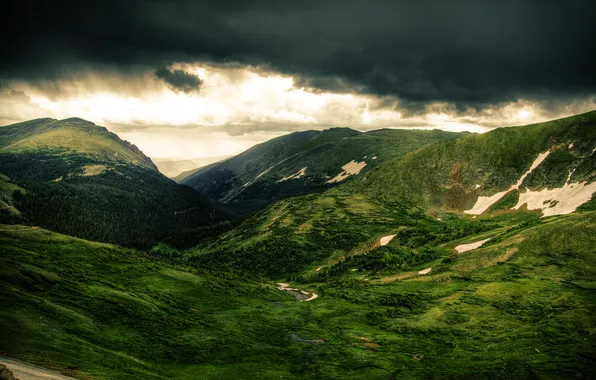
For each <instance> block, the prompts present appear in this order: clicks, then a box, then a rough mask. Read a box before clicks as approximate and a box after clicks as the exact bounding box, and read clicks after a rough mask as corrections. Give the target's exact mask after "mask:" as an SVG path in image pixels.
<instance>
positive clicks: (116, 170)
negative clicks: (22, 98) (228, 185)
mask: <svg viewBox="0 0 596 380" xmlns="http://www.w3.org/2000/svg"><path fill="white" fill-rule="evenodd" d="M0 173H2V174H3V175H4V176H3V177H2V178H0V192H1V194H2V203H1V205H2V210H1V212H0V217H2V221H4V222H5V223H7V222H10V223H12V222H15V221H18V222H21V223H23V222H27V223H32V224H33V225H39V226H43V227H46V228H50V229H52V230H55V231H60V232H63V233H67V234H70V235H73V236H78V237H84V238H88V239H92V240H96V241H103V242H111V243H117V244H121V245H125V246H134V247H148V246H151V245H153V244H156V243H158V242H160V241H164V242H168V243H171V244H175V245H180V246H184V245H192V244H193V243H195V242H196V241H197V240H198V238H199V237H200V234H201V233H202V232H201V230H204V228H202V226H206V225H211V226H212V225H213V224H214V223H215V222H217V221H219V220H221V219H222V217H224V216H225V213H224V212H223V211H222V210H221V209H220V208H218V207H217V206H215V205H213V204H212V203H211V202H210V201H209V200H207V199H206V198H205V197H204V196H202V195H200V194H198V193H197V192H195V191H193V190H192V189H190V188H188V187H185V186H180V185H178V184H176V183H175V182H173V181H172V180H170V179H168V178H166V177H165V176H163V175H162V174H160V173H159V172H158V171H157V168H156V167H155V165H154V164H153V163H152V162H151V160H150V159H149V158H148V157H146V156H145V155H143V153H142V152H141V151H139V150H138V149H137V148H136V147H135V146H134V145H131V144H129V143H127V142H125V141H123V140H120V139H119V138H118V137H117V136H116V135H115V134H113V133H110V132H108V131H107V130H106V129H105V128H103V127H99V126H96V125H94V124H93V123H91V122H88V121H85V120H81V119H76V118H75V119H66V120H53V119H38V120H33V121H30V122H25V123H19V124H14V125H10V126H6V127H0ZM209 228H211V227H209Z"/></svg>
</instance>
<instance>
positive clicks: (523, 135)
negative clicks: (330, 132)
mask: <svg viewBox="0 0 596 380" xmlns="http://www.w3.org/2000/svg"><path fill="white" fill-rule="evenodd" d="M571 144H573V145H571ZM594 148H596V111H592V112H588V113H585V114H581V115H577V116H572V117H568V118H564V119H559V120H554V121H550V122H546V123H540V124H534V125H527V126H523V127H512V128H499V129H496V130H494V131H492V132H488V133H485V134H482V135H471V136H468V137H465V138H463V139H458V140H448V141H443V142H439V143H437V144H434V145H431V146H428V147H425V148H422V149H419V150H417V151H415V152H412V153H410V154H408V155H407V156H406V157H404V159H394V160H391V161H389V162H386V163H385V164H383V165H381V166H380V167H379V168H378V169H377V170H375V171H374V172H371V173H370V174H369V175H367V176H365V177H364V178H360V180H358V181H354V183H352V184H350V186H351V188H349V187H346V188H345V190H346V191H348V192H354V193H365V194H367V195H368V196H370V197H373V198H375V199H380V200H383V201H395V200H399V199H408V200H410V201H412V202H414V203H416V204H418V205H424V206H426V207H440V208H446V209H452V210H458V211H461V210H464V209H467V208H469V207H471V206H472V205H473V204H474V202H475V201H476V199H477V197H478V196H486V195H492V194H494V193H496V192H498V191H503V190H505V189H507V188H509V186H511V185H512V184H514V183H515V182H516V181H517V179H518V178H520V177H521V175H522V174H523V173H524V172H525V171H526V170H528V169H529V167H530V165H531V163H532V162H533V161H534V159H535V158H536V157H537V156H538V154H539V153H543V152H545V151H547V150H549V149H551V150H552V153H551V154H550V156H549V157H548V158H547V159H546V160H545V161H544V162H543V163H542V165H541V166H540V167H539V168H538V169H537V170H535V171H534V172H533V173H532V175H530V176H528V177H527V178H526V180H525V181H524V184H523V185H522V188H524V187H529V188H531V189H537V188H543V187H545V186H549V187H553V186H557V187H560V186H562V185H563V184H564V183H565V180H566V179H567V175H568V174H569V172H570V171H572V170H573V169H574V168H576V167H577V168H578V170H576V171H575V172H574V174H573V176H572V177H571V181H572V182H579V181H583V180H588V179H590V178H591V177H592V176H593V173H594V169H596V155H592V154H591V153H592V150H593V149H594ZM476 185H480V187H479V188H478V189H476Z"/></svg>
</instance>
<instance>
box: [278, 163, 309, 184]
mask: <svg viewBox="0 0 596 380" xmlns="http://www.w3.org/2000/svg"><path fill="white" fill-rule="evenodd" d="M306 168H308V166H305V167H303V168H302V169H300V170H298V171H297V172H296V173H294V174H292V175H290V176H288V177H283V178H282V179H280V180H279V181H277V182H278V183H279V182H283V181H287V180H289V179H298V178H300V177H304V176H305V175H306Z"/></svg>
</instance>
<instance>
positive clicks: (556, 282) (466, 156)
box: [0, 112, 596, 380]
mask: <svg viewBox="0 0 596 380" xmlns="http://www.w3.org/2000/svg"><path fill="white" fill-rule="evenodd" d="M594 119H595V113H593V112H592V113H587V114H583V115H577V116H575V117H571V118H566V119H561V120H554V121H551V122H548V123H540V124H536V125H530V126H522V127H512V128H503V130H495V131H492V132H489V133H486V134H483V135H472V134H466V135H464V136H463V137H462V138H460V139H457V140H448V141H438V142H435V143H434V144H428V145H424V144H423V145H421V146H420V147H419V149H417V150H413V151H410V152H409V153H404V154H403V155H401V156H396V157H394V158H392V159H388V160H385V162H384V163H381V164H380V165H378V166H376V167H375V168H374V169H372V170H370V171H368V172H366V173H363V174H362V175H359V176H357V177H356V178H354V180H350V181H345V182H344V181H341V182H340V183H339V184H338V185H337V186H333V187H331V188H329V189H325V190H324V191H320V192H313V193H310V194H306V195H303V196H297V197H290V198H285V199H281V200H278V201H276V202H274V203H273V204H271V205H269V206H268V207H266V208H264V209H262V210H260V211H257V212H255V213H253V214H252V215H250V216H249V217H247V218H246V219H245V220H243V221H242V222H240V223H227V224H225V223H222V224H219V225H218V224H216V223H214V224H215V227H214V228H213V229H211V230H210V231H209V233H204V232H201V231H202V230H201V229H194V230H193V231H195V234H193V235H192V236H194V237H196V236H197V235H198V234H200V235H201V237H202V239H200V241H199V242H198V244H197V245H196V246H194V247H192V248H188V249H175V248H173V247H171V246H168V245H166V244H158V245H154V246H153V247H151V248H150V249H143V250H139V249H131V248H122V247H118V246H115V245H111V244H104V243H98V242H94V241H89V240H83V239H78V238H74V237H71V236H65V235H61V234H58V233H56V232H52V231H49V230H46V229H43V228H39V227H37V226H36V225H34V223H29V225H20V224H19V223H20V220H23V219H27V218H30V215H31V213H32V211H31V209H28V208H23V202H22V199H23V197H25V198H28V199H30V200H35V199H43V200H44V201H45V202H38V203H37V204H36V207H38V208H39V209H43V207H45V204H46V203H49V204H53V203H54V202H58V204H59V205H60V206H61V208H53V211H52V212H53V213H54V214H55V215H57V216H56V218H60V217H66V218H67V219H70V218H76V217H77V215H75V214H74V213H72V212H70V211H69V209H68V207H69V206H70V203H71V202H73V203H74V202H76V201H77V198H76V197H73V199H69V203H67V204H62V203H60V199H62V198H61V197H62V195H60V196H51V197H47V196H45V195H44V193H43V192H42V191H38V192H35V191H34V190H35V185H38V186H41V189H42V190H43V191H46V192H49V193H50V194H56V193H55V192H54V190H53V188H52V186H53V185H59V186H66V185H68V186H69V187H68V189H71V188H72V189H73V190H72V191H73V192H78V191H82V190H86V191H89V188H92V189H95V188H101V195H102V196H106V195H108V194H111V193H116V194H118V191H117V190H118V189H119V188H117V187H116V184H117V183H119V182H116V180H115V179H114V180H113V181H112V182H108V183H109V184H111V187H105V188H104V187H102V186H103V182H102V183H101V184H100V183H99V182H77V181H80V180H87V181H91V180H94V181H96V180H97V179H98V178H102V177H103V176H105V175H106V174H108V173H111V172H115V171H120V170H121V169H122V170H124V171H123V172H122V173H123V175H115V176H114V178H121V177H123V176H125V177H127V178H128V177H129V178H130V183H131V187H130V189H129V191H130V192H133V193H134V192H141V190H142V194H143V195H144V196H145V195H146V194H149V195H150V194H151V191H150V190H148V189H153V188H156V187H159V186H160V185H158V184H156V183H161V182H160V181H158V180H156V179H155V178H162V179H163V181H168V182H167V183H170V184H173V182H172V181H170V180H168V179H165V177H163V176H162V175H161V174H159V173H157V172H156V171H155V169H154V168H150V167H145V165H144V164H143V162H144V160H141V161H138V162H139V163H138V164H135V163H132V162H130V161H125V160H123V161H122V162H121V164H120V165H122V166H119V165H117V164H115V161H114V159H113V158H110V157H112V156H108V157H107V158H106V156H105V155H104V154H100V156H101V157H103V158H98V156H95V155H94V154H92V153H91V150H87V151H84V152H83V151H82V150H79V153H76V152H74V153H73V152H71V153H68V154H64V153H62V154H57V155H54V156H52V155H46V154H41V153H40V150H42V149H39V148H38V147H36V148H35V149H33V150H32V151H31V152H29V153H27V154H25V153H24V152H21V153H20V154H21V155H22V157H23V161H22V162H23V163H28V162H29V161H31V160H32V159H31V160H29V161H28V160H27V157H28V154H33V155H38V156H37V161H31V162H32V163H31V165H22V166H19V165H17V164H16V163H14V162H13V161H16V160H17V159H18V157H11V156H2V158H4V157H7V158H10V160H9V161H7V162H9V163H10V162H13V163H12V164H11V165H8V166H7V168H9V169H10V173H12V178H9V177H8V176H4V175H2V176H0V197H1V201H2V202H1V203H0V206H1V210H2V213H1V214H0V215H2V218H3V219H2V220H3V221H4V220H6V221H4V222H3V223H7V224H1V225H0V247H1V249H0V299H1V300H2V306H3V307H2V308H0V337H2V338H1V339H0V354H1V355H4V356H7V357H10V358H14V359H18V360H23V361H26V362H27V363H31V364H33V365H37V366H42V367H45V368H48V369H52V370H56V371H59V372H61V373H63V374H65V375H69V376H72V377H75V378H118V379H137V378H168V379H193V378H194V379H239V378H241V379H244V378H247V379H252V378H258V379H279V378H287V379H337V378H353V379H362V378H365V379H383V380H386V379H396V378H400V379H402V378H403V379H420V378H448V379H460V378H462V379H466V378H475V379H502V378H506V379H527V378H536V379H542V378H544V379H551V378H552V379H559V378H590V377H591V376H592V375H591V374H592V372H593V368H594V367H595V366H596V360H595V358H596V334H594V333H593V330H594V326H595V325H596V256H595V255H594V246H595V245H596V202H595V201H594V200H591V199H590V198H591V196H592V193H593V192H594V191H593V188H592V186H593V183H595V181H594V178H595V176H596V171H595V170H594V167H593V159H592V152H595V151H596V150H595V149H594V147H596V145H595V142H596V141H595V139H594V132H593V131H594ZM77 123H78V122H77ZM344 132H347V131H344ZM73 133H74V132H73ZM360 135H366V134H357V135H354V136H353V137H348V138H347V139H346V140H349V139H351V138H354V137H356V136H360ZM21 140H22V138H21V139H17V140H16V141H17V142H18V141H21ZM11 144H13V143H11ZM8 145H10V144H8ZM16 146H17V147H18V145H16ZM285 146H286V147H287V148H291V147H292V144H286V145H285ZM277 149H281V148H279V147H278V148H277ZM42 151H43V150H42ZM298 152H300V150H298ZM13 154H16V153H13ZM286 154H287V153H286ZM118 157H122V154H119V155H118ZM83 159H89V160H91V163H89V162H88V161H84V160H83ZM433 159H434V160H433ZM63 160H64V161H65V162H62V161H63ZM98 162H99V163H98ZM118 162H120V161H118ZM2 163H3V165H4V160H3V161H2ZM45 165H48V166H49V169H52V170H53V171H52V176H53V175H55V174H59V175H60V177H62V178H61V179H60V180H59V181H57V182H53V181H51V180H39V179H35V178H38V177H36V176H44V175H45V174H44V173H46V171H45V170H41V169H37V170H36V169H35V168H36V167H38V166H40V167H41V168H43V167H44V166H45ZM85 165H104V166H106V167H107V168H108V169H105V170H106V172H105V173H101V174H98V175H86V176H83V174H85V173H88V172H89V170H90V169H89V168H85ZM367 166H368V165H367ZM54 167H55V168H54ZM111 167H114V168H113V169H111ZM19 168H21V169H20V170H19ZM67 169H68V170H67ZM96 171H97V170H94V171H93V172H94V173H95V172H96ZM271 171H273V170H271ZM146 172H148V173H157V174H155V175H156V176H157V177H155V178H154V177H150V176H141V174H142V173H146ZM140 173H141V174H140ZM8 174H9V173H7V175H8ZM15 175H20V176H22V178H28V179H27V180H25V179H21V180H18V179H15ZM45 176H46V177H49V176H47V175H45ZM46 177H43V178H46ZM151 178H154V179H151ZM140 180H142V181H143V182H141V181H140ZM286 181H288V180H286ZM476 185H480V186H478V187H477V186H476ZM120 186H122V185H120ZM173 186H178V185H176V184H173ZM147 188H148V189H147ZM174 188H175V189H178V188H182V189H187V190H189V191H191V190H190V188H184V187H174ZM32 189H33V190H32ZM135 189H136V190H135ZM138 189H141V190H138ZM77 194H78V193H77ZM134 194H136V193H134ZM175 194H176V192H175V191H172V192H170V193H166V192H163V193H162V195H163V196H164V197H168V198H170V197H172V198H173V199H174V200H176V201H178V198H177V196H176V195H175ZM193 194H194V193H193ZM44 196H45V198H44ZM77 196H82V197H85V196H86V193H85V192H82V193H81V194H80V195H77ZM126 199H127V201H128V203H125V202H117V203H116V207H114V206H110V208H107V206H106V210H108V211H107V212H108V213H109V215H114V214H115V213H117V211H118V210H119V209H120V208H125V209H126V210H127V212H141V211H138V210H136V208H141V209H142V210H144V209H145V208H149V209H151V210H152V207H153V208H157V209H159V207H158V203H142V202H143V198H139V199H132V200H131V198H126ZM150 199H151V197H150ZM165 201H166V200H165V198H164V200H162V202H165ZM520 203H521V204H520ZM481 206H482V207H481ZM518 206H519V207H518ZM93 207H95V206H93ZM93 207H91V208H89V209H85V208H81V210H80V213H82V214H83V215H84V216H86V217H87V218H88V217H89V215H91V216H92V217H102V215H101V214H100V215H95V214H94V212H93V210H94V208H93ZM89 210H90V211H89ZM115 215H116V216H117V217H116V218H114V222H115V223H117V221H118V220H119V219H118V218H121V217H122V216H121V215H120V216H118V215H117V214H115ZM160 217H162V218H166V217H167V214H163V215H161V216H160ZM80 218H82V217H80ZM27 220H30V219H27ZM79 220H83V219H79ZM159 221H160V223H159V226H160V227H161V228H162V230H164V231H173V230H174V229H175V228H178V227H177V226H176V224H175V223H171V222H169V221H168V220H165V222H164V220H163V219H160V220H159ZM104 223H108V221H107V220H105V221H104ZM149 225H150V226H151V224H149ZM100 227H101V226H100ZM118 227H119V228H120V229H122V230H124V231H125V232H126V231H130V230H129V229H130V228H146V227H144V225H143V226H141V225H138V224H137V225H135V224H134V223H131V224H125V225H118ZM158 232H159V230H157V229H154V230H151V229H149V228H148V229H147V230H146V231H143V233H144V234H146V233H153V234H156V233H158ZM129 233H130V232H129ZM147 239H148V240H150V241H155V240H156V239H155V237H154V236H148V237H147ZM1 360H2V357H0V361H1Z"/></svg>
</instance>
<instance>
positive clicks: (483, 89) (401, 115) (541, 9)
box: [0, 0, 596, 159]
mask: <svg viewBox="0 0 596 380" xmlns="http://www.w3.org/2000/svg"><path fill="white" fill-rule="evenodd" d="M6 11H7V14H11V15H13V18H14V19H15V22H16V21H17V20H18V25H19V30H20V32H19V33H13V32H12V30H11V28H10V25H9V24H6V25H4V26H3V27H7V30H6V31H5V35H9V36H10V39H11V43H10V44H8V46H7V48H6V51H5V53H4V54H3V59H2V62H1V63H0V124H2V125H6V124H13V123H15V122H19V121H24V120H29V119H34V118H37V117H41V116H50V117H52V118H56V119H63V118H65V117H68V116H72V115H77V116H79V117H81V118H83V119H86V120H90V121H93V122H94V123H96V124H98V125H103V126H105V127H107V128H108V129H109V130H110V131H113V132H115V133H117V134H118V135H120V136H121V137H122V138H124V139H126V140H127V141H130V142H132V143H134V144H135V145H137V146H139V147H140V148H142V149H143V151H145V152H146V153H147V155H149V156H150V157H155V158H162V157H176V158H180V159H188V158H193V157H215V156H221V155H230V154H237V153H239V152H241V151H244V150H246V149H248V148H249V147H251V146H254V145H256V144H258V143H261V142H264V141H267V140H269V139H271V138H273V137H276V136H280V135H283V134H287V133H291V132H294V131H304V130H310V129H315V130H320V129H324V128H330V127H349V128H353V129H356V130H359V131H368V130H374V129H379V128H385V127H389V128H432V129H434V128H440V129H444V130H450V131H472V132H485V131H488V130H492V129H494V128H499V127H503V126H512V125H521V124H531V123H537V122H542V121H547V120H552V119H557V118H561V117H565V116H571V115H574V114H579V113H583V112H587V111H590V110H593V109H596V80H594V79H593V77H594V76H593V75H591V72H592V70H593V67H594V65H595V64H596V61H595V59H596V57H595V55H594V54H586V53H585V46H589V45H590V42H591V39H592V38H591V33H590V30H591V28H590V26H591V24H592V21H591V18H590V17H589V15H591V14H594V12H595V11H596V8H595V6H594V3H593V2H588V1H583V0H575V1H570V2H567V3H566V4H565V5H564V6H561V5H559V4H558V3H557V2H554V1H543V2H536V1H532V0H525V1H524V0H520V1H508V2H501V1H485V2H482V3H477V2H469V1H465V0H461V1H460V0H454V1H451V2H443V1H431V0H429V1H423V2H416V3H412V2H409V1H396V2H385V1H370V2H366V4H365V3H362V2H358V1H356V0H349V1H345V2H342V3H341V5H338V3H335V2H333V1H331V0H324V1H317V2H315V1H305V2H301V3H300V4H292V3H291V2H280V3H279V4H274V5H272V4H267V3H266V2H261V1H259V0H251V1H246V2H241V3H234V4H233V6H225V5H222V4H217V3H214V2H211V1H208V0H197V1H190V2H188V1H183V2H180V1H173V2H170V1H168V2H166V1H157V2H148V3H143V2H127V3H126V4H123V3H121V2H118V1H113V0H109V1H104V2H102V3H101V6H98V5H97V4H96V5H94V4H92V3H90V4H82V3H80V2H74V1H67V0H64V1H62V0H61V1H56V2H53V3H52V4H51V5H49V4H34V3H31V2H28V1H20V2H10V3H9V5H8V7H7V10H6ZM95 13H97V14H101V15H104V16H105V17H108V18H109V19H110V20H111V21H110V23H102V22H98V20H97V19H95V17H94V14H95ZM65 15H68V20H69V22H68V23H61V24H60V25H56V23H54V22H53V20H55V19H62V17H64V16H65ZM412 20H416V21H415V22H413V21H412ZM307 24H308V25H309V27H305V26H306V25H307ZM502 25H508V27H507V28H504V27H502ZM131 30H132V31H134V33H133V32H131ZM315 31H316V32H315ZM562 57H573V59H567V58H565V59H562ZM580 58H581V59H580Z"/></svg>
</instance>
